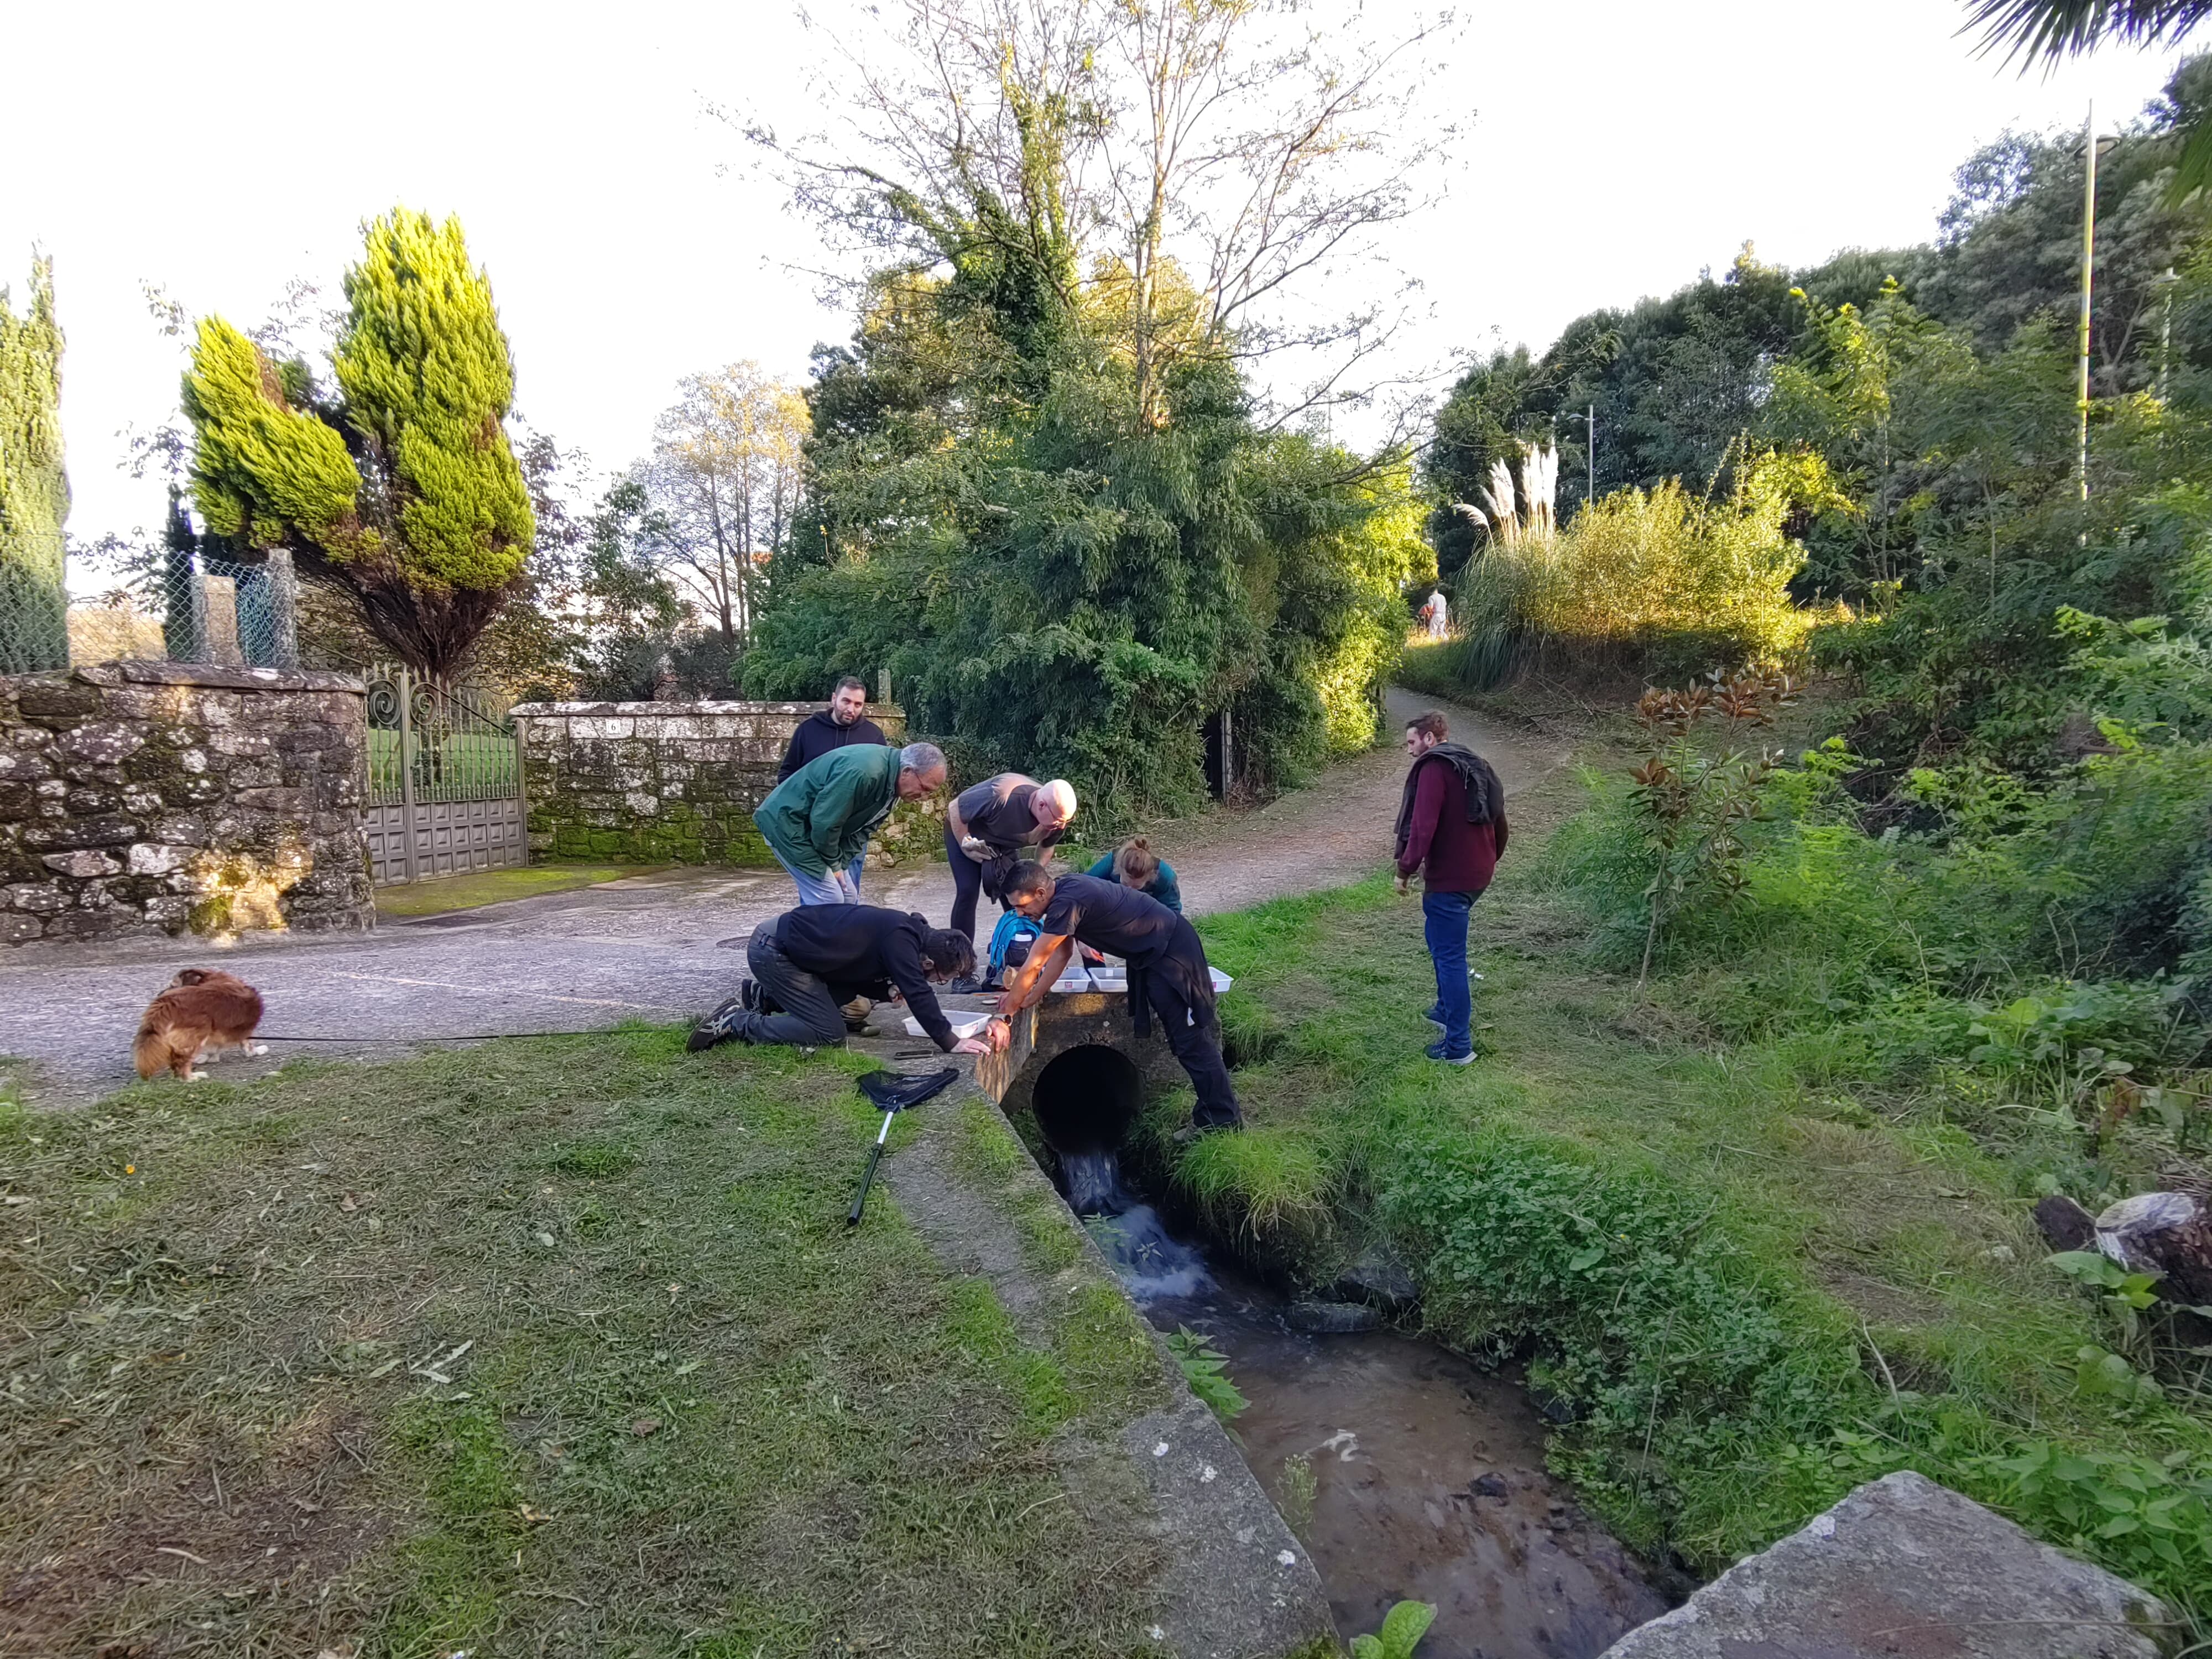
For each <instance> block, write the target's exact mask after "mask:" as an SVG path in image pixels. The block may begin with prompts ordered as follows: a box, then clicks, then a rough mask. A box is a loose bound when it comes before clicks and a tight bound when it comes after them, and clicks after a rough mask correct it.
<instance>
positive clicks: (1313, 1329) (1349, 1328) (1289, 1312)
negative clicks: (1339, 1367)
mask: <svg viewBox="0 0 2212 1659" xmlns="http://www.w3.org/2000/svg"><path fill="white" fill-rule="evenodd" d="M1283 1316H1284V1318H1285V1319H1287V1320H1288V1321H1289V1322H1290V1325H1291V1329H1292V1330H1294V1331H1304V1332H1306V1333H1307V1334H1309V1335H1312V1336H1345V1335H1348V1334H1351V1333H1352V1332H1353V1331H1371V1330H1374V1329H1375V1328H1377V1327H1378V1326H1380V1325H1381V1324H1382V1322H1383V1316H1382V1314H1381V1313H1379V1312H1378V1311H1376V1310H1375V1309H1373V1308H1370V1307H1369V1306H1368V1305H1367V1304H1365V1303H1364V1302H1293V1303H1291V1305H1290V1307H1289V1308H1288V1309H1286V1310H1285V1312H1284V1315H1283Z"/></svg>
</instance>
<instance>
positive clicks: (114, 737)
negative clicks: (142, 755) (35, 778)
mask: <svg viewBox="0 0 2212 1659" xmlns="http://www.w3.org/2000/svg"><path fill="white" fill-rule="evenodd" d="M145 746H146V739H145V738H144V737H143V735H141V733H140V732H139V731H138V730H137V727H135V726H127V725H125V724H124V723H122V722H121V721H119V720H98V721H94V722H93V723H92V724H90V725H87V726H78V727H76V729H75V730H73V731H71V732H69V733H67V734H66V735H65V736H64V738H62V753H63V754H64V755H66V756H67V757H69V758H70V759H71V760H73V761H77V762H81V763H88V764H90V765H94V766H117V765H120V764H121V763H123V762H125V761H126V760H128V759H130V758H131V756H133V755H135V754H137V752H138V751H139V750H141V749H143V748H144V747H145Z"/></svg>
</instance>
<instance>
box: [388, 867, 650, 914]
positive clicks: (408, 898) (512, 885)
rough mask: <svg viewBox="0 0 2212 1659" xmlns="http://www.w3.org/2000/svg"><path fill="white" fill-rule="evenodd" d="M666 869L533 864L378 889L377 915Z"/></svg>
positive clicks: (466, 906) (433, 910) (499, 900)
mask: <svg viewBox="0 0 2212 1659" xmlns="http://www.w3.org/2000/svg"><path fill="white" fill-rule="evenodd" d="M665 867H666V866H662V865H645V864H532V865H519V866H515V867H514V868H513V869H509V870H480V871H477V872H476V873H475V874H473V875H466V876H441V877H440V878H437V879H436V880H435V881H416V882H408V883H406V884H403V885H400V886H396V887H380V888H378V889H377V890H376V913H377V915H380V916H440V915H446V914H447V913H448V912H449V911H453V910H473V909H475V908H477V907H478V906H479V905H484V904H503V903H505V902H507V900H509V899H520V898H535V897H537V896H538V895H539V894H541V893H565V892H568V891H569V890H571V889H573V888H578V887H595V886H597V885H598V884H599V883H601V882H603V881H619V880H620V879H621V878H623V877H624V876H642V875H649V874H651V873H653V872H654V871H656V870H659V869H663V868H665Z"/></svg>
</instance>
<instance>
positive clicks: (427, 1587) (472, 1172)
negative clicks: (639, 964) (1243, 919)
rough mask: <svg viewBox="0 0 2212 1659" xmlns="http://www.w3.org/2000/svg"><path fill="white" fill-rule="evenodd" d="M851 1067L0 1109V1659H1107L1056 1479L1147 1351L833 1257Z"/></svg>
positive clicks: (790, 1065)
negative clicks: (482, 1658)
mask: <svg viewBox="0 0 2212 1659" xmlns="http://www.w3.org/2000/svg"><path fill="white" fill-rule="evenodd" d="M859 1066H860V1062H858V1061H855V1060H851V1059H849V1058H845V1057H837V1058H833V1057H831V1056H828V1055H824V1056H823V1057H821V1058H818V1059H816V1060H801V1059H799V1057H797V1056H795V1055H793V1054H787V1053H784V1052H781V1051H775V1050H762V1051H734V1050H730V1049H722V1050H717V1051H715V1052H714V1053H712V1054H706V1055H699V1056H687V1055H686V1054H684V1053H683V1039H682V1036H681V1034H679V1033H673V1032H668V1031H661V1030H642V1029H638V1030H623V1031H619V1032H616V1033H611V1034H609V1035H607V1036H600V1037H593V1038H591V1039H588V1040H545V1041H539V1042H517V1043H513V1044H503V1045H501V1046H500V1047H499V1048H497V1049H496V1050H494V1051H489V1052H487V1051H483V1050H477V1051H474V1052H471V1053H468V1054H432V1055H428V1056H425V1057H422V1058H421V1059H416V1060H407V1061H404V1062H401V1063H398V1064H393V1065H386V1066H365V1067H340V1066H321V1065H316V1066H306V1065H303V1066H293V1067H290V1068H288V1069H287V1070H286V1071H285V1072H284V1073H280V1074H279V1075H277V1076H276V1077H275V1078H272V1079H267V1080H265V1081H264V1082H261V1083H259V1084H256V1085H246V1086H233V1085H223V1084H215V1083H210V1084H205V1085H199V1086H197V1087H194V1088H191V1089H185V1088H181V1087H178V1086H174V1085H168V1084H167V1083H160V1084H155V1085H144V1086H140V1087H137V1088H132V1089H130V1090H127V1091H124V1092H123V1093H121V1094H119V1095H117V1096H115V1097H112V1098H110V1099H108V1100H106V1101H104V1102H102V1103H100V1105H98V1106H96V1107H94V1108H90V1109H84V1110H82V1111H78V1112H74V1113H70V1114H32V1113H29V1112H27V1111H26V1110H25V1109H21V1107H18V1106H13V1105H5V1104H0V1196H4V1197H5V1198H6V1199H7V1200H9V1203H8V1206H7V1207H6V1208H5V1209H4V1210H0V1223H4V1225H5V1229H6V1231H5V1235H4V1237H0V1376H4V1377H5V1378H6V1379H7V1382H6V1385H5V1388H6V1392H5V1393H4V1395H0V1412H4V1413H5V1432H4V1434H0V1445H3V1446H4V1450H0V1478H4V1480H5V1487H4V1490H5V1491H6V1493H7V1502H6V1504H5V1505H4V1508H0V1610H3V1611H0V1652H7V1653H21V1654H33V1653H35V1654H39V1655H41V1656H46V1655H71V1654H82V1655H94V1654H102V1655H111V1656H112V1655H116V1654H123V1653H132V1652H143V1653H148V1654H153V1653H159V1654H161V1655H163V1656H171V1655H209V1656H213V1655H224V1656H232V1655H241V1654H270V1655H273V1654H279V1653H283V1654H291V1653H306V1654H312V1653H316V1652H319V1651H323V1650H325V1649H335V1650H337V1651H340V1652H348V1653H352V1652H358V1653H359V1654H360V1655H361V1656H362V1659H380V1656H389V1659H423V1656H430V1655H441V1656H442V1655H446V1654H450V1653H453V1652H454V1651H456V1650H462V1649H467V1650H472V1651H474V1652H477V1653H479V1654H483V1655H490V1654H529V1655H537V1654H547V1655H572V1656H583V1655H599V1654H617V1653H619V1654H635V1655H645V1654H664V1653H665V1654H676V1653H679V1652H680V1653H684V1654H686V1655H704V1656H721V1659H752V1656H755V1655H763V1656H774V1655H817V1654H818V1655H829V1654H832V1653H836V1654H848V1653H856V1652H863V1651H866V1652H879V1653H916V1654H920V1653H927V1654H933V1655H935V1654H974V1655H978V1656H982V1655H990V1656H998V1655H1002V1654H1024V1655H1031V1654H1034V1655H1062V1654H1065V1655H1103V1654H1109V1653H1112V1654H1122V1653H1127V1652H1132V1651H1134V1650H1139V1649H1140V1648H1141V1647H1142V1646H1143V1640H1142V1637H1141V1633H1140V1632H1141V1630H1142V1627H1143V1623H1144V1621H1145V1619H1146V1616H1147V1614H1148V1613H1149V1609H1148V1608H1147V1607H1146V1606H1145V1605H1144V1601H1143V1592H1142V1591H1141V1589H1139V1586H1141V1585H1143V1584H1144V1583H1147V1582H1149V1581H1150V1580H1151V1578H1152V1576H1153V1575H1152V1565H1153V1563H1152V1551H1153V1548H1154V1547H1153V1546H1152V1544H1151V1543H1150V1542H1149V1541H1147V1540H1146V1539H1145V1538H1144V1537H1143V1536H1141V1535H1139V1534H1138V1532H1137V1531H1136V1529H1135V1528H1136V1525H1137V1521H1136V1518H1135V1517H1134V1516H1133V1515H1132V1513H1131V1512H1130V1511H1129V1510H1127V1509H1125V1508H1122V1507H1119V1506H1117V1505H1115V1504H1102V1503H1100V1502H1098V1501H1097V1499H1096V1498H1095V1496H1086V1492H1094V1491H1095V1490H1096V1489H1095V1488H1093V1487H1092V1486H1086V1483H1085V1481H1083V1480H1075V1479H1072V1478H1071V1477H1070V1474H1069V1469H1070V1468H1072V1467H1073V1461H1072V1460H1073V1459H1074V1458H1075V1453H1073V1452H1072V1451H1071V1447H1078V1448H1079V1447H1080V1446H1081V1445H1084V1444H1091V1445H1096V1444H1102V1443H1103V1444H1108V1445H1110V1444H1112V1443H1114V1442H1115V1439H1116V1438H1117V1437H1118V1435H1119V1433H1120V1431H1121V1428H1122V1426H1123V1425H1124V1424H1125V1423H1126V1421H1127V1419H1128V1418H1129V1417H1131V1416H1133V1415H1134V1414H1135V1413H1138V1412H1139V1411H1141V1410H1143V1409H1146V1408H1149V1407H1151V1406H1152V1405H1154V1404H1157V1403H1158V1399H1159V1397H1160V1395H1159V1390H1160V1388H1161V1386H1162V1384H1161V1380H1160V1372H1159V1370H1158V1360H1157V1358H1156V1355H1155V1353H1154V1351H1153V1349H1152V1346H1151V1342H1150V1339H1149V1337H1148V1336H1147V1335H1146V1334H1145V1333H1144V1332H1143V1331H1142V1330H1141V1328H1139V1327H1138V1326H1137V1324H1136V1322H1134V1321H1133V1319H1131V1318H1130V1317H1129V1316H1128V1313H1127V1308H1126V1306H1123V1305H1121V1304H1120V1303H1119V1302H1118V1300H1116V1301H1115V1305H1114V1306H1112V1307H1110V1308H1108V1307H1102V1306H1098V1305H1093V1304H1094V1303H1095V1302H1096V1300H1097V1297H1096V1295H1090V1296H1089V1297H1087V1298H1086V1295H1085V1294H1077V1295H1074V1296H1072V1297H1070V1298H1069V1301H1068V1304H1067V1305H1066V1308H1065V1309H1064V1310H1061V1312H1060V1315H1059V1316H1057V1322H1056V1323H1054V1324H1053V1325H1052V1328H1050V1329H1049V1330H1048V1331H1047V1332H1046V1333H1045V1334H1044V1335H1043V1336H1042V1337H1038V1336H1036V1335H1035V1334H1025V1332H1024V1330H1018V1329H1017V1328H1016V1326H1015V1324H1014V1322H1012V1320H1010V1319H1009V1317H1008V1316H1007V1315H1006V1311H1005V1310H1004V1309H1002V1308H1001V1307H1000V1304H999V1303H998V1301H997V1299H996V1297H995V1296H994V1293H993V1291H992V1289H991V1286H990V1285H989V1284H988V1283H987V1282H986V1281H984V1280H981V1279H960V1278H958V1277H956V1276H953V1275H950V1274H948V1273H946V1272H945V1270H944V1269H943V1268H941V1267H939V1265H938V1263H937V1261H935V1259H934V1258H933V1257H932V1256H931V1255H930V1254H929V1253H928V1251H927V1249H926V1248H925V1247H924V1245H923V1244H922V1243H921V1240H920V1239H919V1238H918V1237H917V1236H916V1235H915V1232H914V1231H912V1230H911V1228H910V1227H909V1226H908V1225H907V1224H906V1222H905V1221H904V1220H903V1218H902V1217H901V1216H900V1214H899V1212H898V1211H897V1209H896V1206H895V1205H894V1204H893V1203H891V1202H890V1200H889V1197H888V1195H887V1194H882V1193H881V1192H879V1193H878V1197H877V1200H876V1201H874V1202H873V1203H872V1204H871V1206H870V1207H869V1210H868V1214H867V1218H866V1222H865V1223H864V1224H863V1225H861V1226H860V1228H859V1229H858V1230H857V1231H852V1232H848V1231H846V1228H845V1222H844V1218H845V1211H846V1207H847V1206H848V1203H849V1202H850V1200H851V1197H852V1193H853V1189H854V1182H855V1180H856V1178H857V1176H858V1175H859V1172H860V1165H861V1162H862V1159H863V1157H864V1155H865V1152H866V1147H867V1146H868V1143H869V1141H870V1139H872V1135H873V1133H874V1131H875V1128H876V1126H877V1124H878V1122H879V1121H880V1120H879V1119H878V1117H877V1116H876V1115H874V1114H873V1113H872V1111H870V1110H869V1109H868V1108H867V1106H866V1103H865V1102H864V1101H863V1100H862V1099H861V1097H860V1096H859V1095H858V1093H857V1092H856V1091H854V1089H853V1087H852V1084H851V1073H852V1072H853V1071H854V1070H856V1069H858V1068H859ZM945 1127H947V1128H948V1129H949V1128H950V1127H951V1126H950V1125H947V1126H945ZM916 1132H917V1126H916V1125H915V1121H914V1120H912V1119H910V1118H902V1119H901V1120H900V1121H899V1123H898V1124H897V1126H896V1127H895V1129H894V1141H895V1144H896V1140H897V1139H902V1138H905V1137H907V1136H910V1135H911V1134H913V1133H916ZM973 1133H975V1129H974V1126H971V1127H970V1134H971V1136H972V1135H973ZM1000 1151H1001V1152H1003V1151H1004V1149H1000ZM1017 1155H1018V1154H1017ZM1063 1231H1065V1224H1064V1223H1063ZM1079 1288H1080V1287H1079ZM1088 1288H1089V1291H1090V1292H1096V1293H1103V1294H1104V1295H1105V1296H1107V1297H1111V1296H1112V1291H1111V1290H1110V1287H1108V1286H1105V1285H1093V1286H1091V1287H1088ZM1106 1563H1113V1564H1114V1566H1113V1569H1112V1570H1111V1571H1107V1570H1104V1569H1103V1564H1106Z"/></svg>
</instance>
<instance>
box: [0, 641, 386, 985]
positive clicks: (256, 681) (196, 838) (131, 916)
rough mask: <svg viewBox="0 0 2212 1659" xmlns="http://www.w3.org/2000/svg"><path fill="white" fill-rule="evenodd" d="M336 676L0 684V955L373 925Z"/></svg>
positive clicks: (248, 673) (80, 675)
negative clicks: (144, 938)
mask: <svg viewBox="0 0 2212 1659" xmlns="http://www.w3.org/2000/svg"><path fill="white" fill-rule="evenodd" d="M367 749H368V709H367V700H366V694H365V691H364V688H363V687H362V683H361V682H360V681H359V680H356V679H353V678H349V677H347V676H345V675H343V674H324V673H301V672H298V671H280V670H277V669H271V668H226V667H219V666H216V665H202V664H188V663H168V662H112V663H103V664H97V665H87V666H85V667H82V668H78V669H76V670H74V671H68V672H57V673H50V674H19V675H9V676H0V944H4V945H22V944H27V943H29V942H31V941H33V940H54V941H63V940H72V939H117V938H125V937H130V936H132V935H147V934H159V933H169V934H182V933H199V934H206V935H224V934H230V933H244V932H252V931H263V930H270V929H283V928H289V929H294V930H296V931H300V932H328V931H356V930H359V931H365V930H367V929H368V928H369V927H372V926H374V920H375V915H376V911H375V902H374V899H373V897H372V896H371V894H370V889H369V883H368V863H367V856H366V847H365V843H364V842H363V839H362V789H363V785H364V780H365V776H366V772H367Z"/></svg>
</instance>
